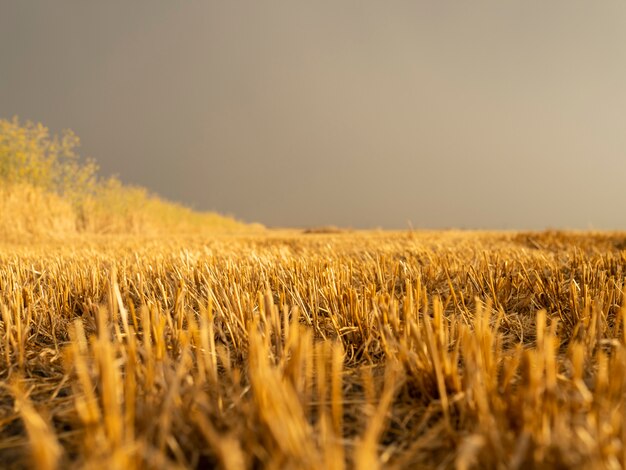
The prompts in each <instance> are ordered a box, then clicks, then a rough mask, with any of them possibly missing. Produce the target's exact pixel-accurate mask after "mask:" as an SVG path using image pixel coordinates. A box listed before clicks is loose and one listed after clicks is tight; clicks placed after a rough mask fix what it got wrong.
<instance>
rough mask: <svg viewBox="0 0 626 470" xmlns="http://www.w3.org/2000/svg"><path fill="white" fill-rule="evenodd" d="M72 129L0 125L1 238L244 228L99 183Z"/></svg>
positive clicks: (111, 181)
mask: <svg viewBox="0 0 626 470" xmlns="http://www.w3.org/2000/svg"><path fill="white" fill-rule="evenodd" d="M79 144H80V140H79V138H78V137H77V136H76V135H75V134H74V133H73V132H71V131H64V132H63V133H62V134H61V135H52V134H51V133H50V131H49V130H48V129H47V128H46V127H45V126H43V125H42V124H35V123H32V122H26V123H20V121H19V120H18V119H17V118H14V119H12V120H5V119H0V222H3V223H2V228H1V229H0V237H2V238H5V239H6V238H10V239H11V238H12V239H20V238H23V237H24V236H34V237H36V238H41V237H44V236H56V237H62V236H66V235H69V234H72V233H140V232H141V233H146V232H147V233H158V232H162V231H172V232H175V231H186V232H189V231H202V230H203V229H209V230H211V229H213V230H214V229H237V228H240V227H241V224H239V223H237V222H235V221H234V220H232V219H229V218H227V217H223V216H219V215H217V214H212V213H207V214H204V213H196V212H193V211H191V210H189V209H187V208H185V207H182V206H180V205H178V204H174V203H171V202H167V201H164V200H162V199H160V198H158V197H157V196H155V195H153V194H150V193H149V192H148V191H147V190H145V189H143V188H140V187H133V186H127V185H123V184H122V183H121V182H120V181H119V180H118V179H117V178H115V177H111V178H106V179H105V178H101V177H99V176H98V166H97V164H96V163H95V162H94V161H93V160H89V159H83V158H81V157H80V155H79V154H78V152H77V149H78V147H79Z"/></svg>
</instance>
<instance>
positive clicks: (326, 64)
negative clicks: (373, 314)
mask: <svg viewBox="0 0 626 470" xmlns="http://www.w3.org/2000/svg"><path fill="white" fill-rule="evenodd" d="M625 25H626V3H624V2H618V1H613V0H607V1H605V2H585V1H577V0H561V1H551V2H542V1H524V2H502V1H495V0H494V1H482V0H481V1H475V2H471V3H470V2H467V3H463V2H454V1H448V0H437V1H430V2H427V1H423V2H415V1H394V2H378V1H374V0H359V1H337V0H333V1H323V0H320V1H315V2H301V1H287V0H277V1H272V2H253V1H248V2H239V1H232V2H218V1H194V2H165V1H163V2H160V1H159V2H155V1H133V2H123V1H109V2H79V1H70V0H58V1H55V2H46V1H42V0H40V1H28V2H4V3H3V5H2V7H0V58H1V65H0V117H1V118H11V117H12V116H14V115H17V116H19V117H20V119H21V120H32V121H37V122H42V123H43V124H44V125H47V126H49V127H50V128H51V130H52V131H54V132H60V131H62V130H63V129H65V128H70V129H72V130H74V131H75V132H76V133H77V134H78V136H80V137H81V140H82V146H81V148H80V152H81V154H82V155H85V156H91V157H93V158H95V159H96V160H97V161H98V163H99V165H100V167H101V172H102V173H103V174H105V175H106V174H117V175H119V177H120V179H121V180H122V181H123V182H125V183H130V184H137V185H142V186H145V187H147V188H149V189H150V190H153V191H155V192H157V193H159V194H160V195H162V196H164V197H166V198H169V199H172V200H174V201H179V202H181V203H183V204H186V205H188V206H190V207H192V208H194V209H198V210H215V211H219V212H222V213H227V214H232V215H234V216H236V217H238V218H240V219H243V220H246V221H250V222H260V223H263V224H266V225H268V226H298V227H300V226H318V225H331V224H332V225H338V226H344V227H354V228H374V227H381V228H408V227H410V226H412V227H414V228H452V227H456V228H483V229H543V228H578V229H587V228H595V229H626V215H624V213H623V212H622V204H623V202H624V201H625V196H626V186H625V185H624V182H623V181H624V176H625V175H626V155H625V149H626V86H625V85H624V84H626V27H625Z"/></svg>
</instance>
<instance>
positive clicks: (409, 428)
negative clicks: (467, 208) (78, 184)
mask: <svg viewBox="0 0 626 470" xmlns="http://www.w3.org/2000/svg"><path fill="white" fill-rule="evenodd" d="M71 240H72V241H71V243H69V242H64V240H63V239H62V238H61V239H57V240H56V241H47V242H39V243H36V242H32V241H31V242H30V243H29V244H28V245H25V244H16V243H14V242H12V243H4V244H3V245H0V313H1V316H0V378H1V379H2V381H3V383H4V384H5V386H2V387H1V388H0V462H2V463H3V465H6V466H13V467H15V468H29V467H38V468H50V469H54V468H107V469H113V468H129V469H132V468H207V467H211V466H217V467H219V468H225V469H239V468H270V469H282V468H294V469H301V468H305V469H306V468H311V469H313V468H336V469H343V468H359V469H373V468H460V469H468V468H531V467H534V468H542V467H544V468H548V467H559V466H561V467H571V468H623V467H624V465H625V464H626V446H625V443H626V425H625V424H624V414H625V413H626V403H625V397H626V328H625V321H626V305H625V302H624V278H625V276H626V269H625V266H626V251H623V248H625V247H626V244H625V241H626V234H591V233H578V234H577V233H568V234H565V233H558V232H547V233H541V234H532V233H527V234H519V233H464V232H453V231H448V232H413V233H385V232H368V233H365V232H351V233H312V234H303V233H296V232H271V231H268V232H259V233H249V234H240V235H232V234H231V235H225V234H215V235H212V236H210V237H206V236H201V235H196V236H182V235H178V236H173V237H160V236H153V237H145V236H142V237H139V236H126V237H113V236H106V237H104V236H101V237H99V238H97V237H82V238H72V239H71Z"/></svg>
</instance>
